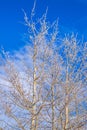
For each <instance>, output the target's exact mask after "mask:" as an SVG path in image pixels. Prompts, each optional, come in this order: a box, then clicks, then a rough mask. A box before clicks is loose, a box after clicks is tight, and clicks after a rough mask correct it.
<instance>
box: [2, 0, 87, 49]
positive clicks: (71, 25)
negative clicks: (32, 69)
mask: <svg viewBox="0 0 87 130" xmlns="http://www.w3.org/2000/svg"><path fill="white" fill-rule="evenodd" d="M33 3H34V0H0V46H3V47H4V48H5V50H16V49H18V48H20V47H21V46H23V45H24V42H23V34H24V32H26V28H25V27H24V25H23V24H21V22H23V12H22V9H24V10H25V11H26V12H27V13H28V15H29V14H30V12H31V9H32V6H33ZM47 6H48V20H49V21H51V22H52V21H53V20H55V19H56V18H59V25H60V28H59V31H61V32H62V33H65V32H67V33H68V32H72V31H74V32H78V34H80V36H82V35H84V37H85V39H87V38H86V37H87V0H37V6H36V15H37V16H41V14H43V13H44V12H45V9H46V7H47Z"/></svg>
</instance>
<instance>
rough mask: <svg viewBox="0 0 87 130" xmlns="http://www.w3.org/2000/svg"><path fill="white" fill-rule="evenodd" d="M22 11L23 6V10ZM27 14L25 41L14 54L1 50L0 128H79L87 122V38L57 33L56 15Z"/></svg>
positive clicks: (25, 16) (55, 129)
mask: <svg viewBox="0 0 87 130" xmlns="http://www.w3.org/2000/svg"><path fill="white" fill-rule="evenodd" d="M23 12H24V11H23ZM34 16H35V4H34V7H33V9H32V12H31V18H30V20H28V17H27V15H26V13H25V12H24V20H25V25H26V26H27V28H28V34H27V35H28V44H27V45H26V46H25V47H24V48H22V49H20V52H14V54H13V55H11V54H8V53H7V52H4V51H2V52H3V53H2V55H1V57H0V58H1V64H0V100H1V101H0V105H1V112H2V113H3V114H1V118H0V119H1V120H0V126H1V127H2V128H1V129H6V130H11V129H16V130H17V129H18V130H28V129H29V130H44V129H45V130H80V129H86V127H87V125H86V124H87V116H86V114H87V106H86V105H87V101H86V100H87V94H86V93H87V84H86V83H87V74H86V72H87V63H86V62H87V43H82V42H81V41H78V40H77V37H76V36H75V35H73V34H72V35H71V36H66V37H65V38H62V40H61V39H60V38H59V37H58V21H54V22H53V23H52V24H50V23H48V22H47V21H46V16H47V11H46V13H45V14H44V15H43V16H42V17H41V18H39V20H35V18H34Z"/></svg>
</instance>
